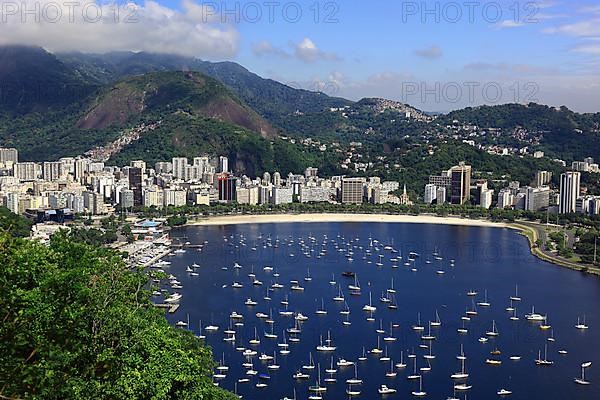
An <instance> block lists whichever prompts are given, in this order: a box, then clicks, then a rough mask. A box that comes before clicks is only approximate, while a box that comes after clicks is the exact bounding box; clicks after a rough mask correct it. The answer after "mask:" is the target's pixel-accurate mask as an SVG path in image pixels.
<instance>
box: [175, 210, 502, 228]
mask: <svg viewBox="0 0 600 400" xmlns="http://www.w3.org/2000/svg"><path fill="white" fill-rule="evenodd" d="M325 222H376V223H377V222H380V223H405V224H406V223H408V224H429V225H454V226H475V227H484V228H485V227H488V228H490V227H493V228H510V225H509V224H507V223H504V222H492V221H489V220H482V219H468V218H460V217H437V216H433V215H393V214H336V213H319V214H317V213H314V214H310V213H309V214H260V215H225V216H209V217H202V218H196V219H193V220H189V221H188V223H187V224H185V225H184V226H215V225H242V224H277V223H325Z"/></svg>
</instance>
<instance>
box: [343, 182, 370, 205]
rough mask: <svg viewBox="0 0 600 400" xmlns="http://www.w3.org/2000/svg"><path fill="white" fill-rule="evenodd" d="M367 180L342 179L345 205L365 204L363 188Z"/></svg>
mask: <svg viewBox="0 0 600 400" xmlns="http://www.w3.org/2000/svg"><path fill="white" fill-rule="evenodd" d="M364 185H365V178H342V188H341V193H342V195H341V202H342V203H344V204H361V203H362V202H363V186H364Z"/></svg>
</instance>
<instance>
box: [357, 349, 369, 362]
mask: <svg viewBox="0 0 600 400" xmlns="http://www.w3.org/2000/svg"><path fill="white" fill-rule="evenodd" d="M358 361H367V351H366V350H365V346H363V348H362V355H360V356H359V357H358Z"/></svg>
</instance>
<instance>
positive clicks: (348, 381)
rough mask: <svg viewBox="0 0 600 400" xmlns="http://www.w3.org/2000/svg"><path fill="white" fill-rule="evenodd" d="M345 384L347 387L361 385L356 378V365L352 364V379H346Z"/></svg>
mask: <svg viewBox="0 0 600 400" xmlns="http://www.w3.org/2000/svg"><path fill="white" fill-rule="evenodd" d="M346 383H347V384H348V385H361V384H362V383H363V381H362V379H359V378H358V369H357V366H356V364H354V377H353V378H349V379H346Z"/></svg>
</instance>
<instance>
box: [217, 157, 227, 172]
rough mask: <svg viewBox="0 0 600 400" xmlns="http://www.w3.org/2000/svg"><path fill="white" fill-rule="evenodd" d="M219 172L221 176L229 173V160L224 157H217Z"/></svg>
mask: <svg viewBox="0 0 600 400" xmlns="http://www.w3.org/2000/svg"><path fill="white" fill-rule="evenodd" d="M219 172H221V173H223V174H226V173H228V172H229V160H228V159H227V157H225V156H221V157H219Z"/></svg>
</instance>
